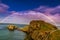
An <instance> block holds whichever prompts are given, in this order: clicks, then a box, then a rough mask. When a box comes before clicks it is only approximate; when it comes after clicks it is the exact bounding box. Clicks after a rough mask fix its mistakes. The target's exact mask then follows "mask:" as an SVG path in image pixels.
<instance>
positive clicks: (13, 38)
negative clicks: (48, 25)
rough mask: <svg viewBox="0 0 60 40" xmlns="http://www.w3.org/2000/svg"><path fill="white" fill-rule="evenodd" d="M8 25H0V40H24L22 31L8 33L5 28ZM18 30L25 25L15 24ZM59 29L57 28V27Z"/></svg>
mask: <svg viewBox="0 0 60 40" xmlns="http://www.w3.org/2000/svg"><path fill="white" fill-rule="evenodd" d="M8 25H9V24H0V40H24V38H25V35H26V34H25V33H24V32H22V31H17V30H15V31H9V30H8V29H7V28H6V27H7V26H8ZM15 25H16V26H18V27H19V28H22V27H24V26H26V25H24V24H20V25H19V24H15ZM58 28H59V27H58Z"/></svg>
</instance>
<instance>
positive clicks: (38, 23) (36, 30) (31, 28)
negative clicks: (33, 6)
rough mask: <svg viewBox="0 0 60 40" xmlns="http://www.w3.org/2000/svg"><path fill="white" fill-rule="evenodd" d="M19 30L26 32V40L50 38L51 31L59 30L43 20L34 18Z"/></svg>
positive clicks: (45, 39)
mask: <svg viewBox="0 0 60 40" xmlns="http://www.w3.org/2000/svg"><path fill="white" fill-rule="evenodd" d="M17 30H20V31H23V32H25V33H26V38H25V40H48V35H49V34H50V32H51V31H54V30H57V27H56V26H54V25H52V24H50V23H47V22H45V21H42V20H33V21H31V22H30V24H29V25H28V26H25V27H24V28H18V29H17Z"/></svg>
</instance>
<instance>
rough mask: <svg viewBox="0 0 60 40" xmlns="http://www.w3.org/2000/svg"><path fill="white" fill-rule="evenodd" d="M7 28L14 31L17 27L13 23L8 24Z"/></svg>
mask: <svg viewBox="0 0 60 40" xmlns="http://www.w3.org/2000/svg"><path fill="white" fill-rule="evenodd" d="M7 29H8V30H9V31H14V30H16V29H17V27H16V26H15V25H8V27H7Z"/></svg>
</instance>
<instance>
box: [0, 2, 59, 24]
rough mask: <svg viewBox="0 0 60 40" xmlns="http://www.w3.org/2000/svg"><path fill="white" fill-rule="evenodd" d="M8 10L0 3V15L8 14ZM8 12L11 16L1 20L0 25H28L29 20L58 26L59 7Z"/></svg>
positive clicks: (6, 6) (42, 7) (7, 7)
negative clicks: (0, 23)
mask: <svg viewBox="0 0 60 40" xmlns="http://www.w3.org/2000/svg"><path fill="white" fill-rule="evenodd" d="M8 9H9V6H8V5H6V4H3V3H0V13H6V12H8ZM9 12H10V13H11V14H9V13H8V14H9V15H8V16H7V17H5V18H4V19H2V21H1V22H2V23H17V24H23V23H24V24H28V23H29V22H30V21H31V20H44V21H47V22H49V23H52V24H54V23H56V24H60V6H56V7H47V6H40V7H38V8H35V9H33V10H29V11H28V10H26V11H22V12H21V11H19V12H16V11H9Z"/></svg>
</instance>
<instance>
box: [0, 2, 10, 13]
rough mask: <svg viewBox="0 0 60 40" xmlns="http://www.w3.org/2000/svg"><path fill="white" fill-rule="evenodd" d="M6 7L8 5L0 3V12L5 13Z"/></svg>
mask: <svg viewBox="0 0 60 40" xmlns="http://www.w3.org/2000/svg"><path fill="white" fill-rule="evenodd" d="M8 8H9V6H8V5H6V4H3V3H0V13H6V12H7V11H8Z"/></svg>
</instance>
